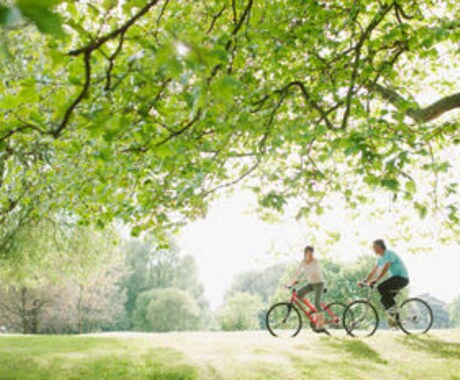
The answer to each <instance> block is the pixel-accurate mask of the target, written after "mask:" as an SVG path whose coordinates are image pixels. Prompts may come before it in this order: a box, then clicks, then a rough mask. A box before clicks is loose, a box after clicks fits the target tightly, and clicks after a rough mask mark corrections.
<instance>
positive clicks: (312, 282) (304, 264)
mask: <svg viewBox="0 0 460 380" xmlns="http://www.w3.org/2000/svg"><path fill="white" fill-rule="evenodd" d="M314 252H315V249H314V248H313V247H312V246H311V245H309V246H307V247H305V249H304V257H303V259H302V261H301V262H300V264H299V267H298V269H297V272H296V274H295V275H294V278H293V280H292V281H291V284H290V286H294V285H295V284H297V283H298V282H299V281H298V280H299V278H300V277H302V276H305V277H306V279H307V281H308V285H305V286H304V287H302V288H300V289H299V291H298V292H297V295H298V296H299V297H300V298H303V297H304V296H305V295H306V294H308V293H310V292H313V291H314V292H315V308H316V310H317V316H318V318H317V321H316V327H317V331H318V332H323V331H324V328H323V326H324V315H323V309H322V307H321V295H322V294H323V290H324V277H323V271H322V268H321V264H320V262H319V261H318V260H317V259H316V258H315V257H314V256H313V254H314Z"/></svg>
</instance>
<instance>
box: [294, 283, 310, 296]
mask: <svg viewBox="0 0 460 380" xmlns="http://www.w3.org/2000/svg"><path fill="white" fill-rule="evenodd" d="M311 291H313V286H312V285H311V284H308V285H305V286H304V287H302V288H300V289H299V290H298V291H297V296H298V297H299V298H303V297H305V295H307V294H308V293H310V292H311Z"/></svg>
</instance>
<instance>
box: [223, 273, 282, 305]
mask: <svg viewBox="0 0 460 380" xmlns="http://www.w3.org/2000/svg"><path fill="white" fill-rule="evenodd" d="M285 270H286V266H285V264H278V265H274V266H271V267H269V268H267V269H265V270H263V271H247V272H243V273H240V274H238V275H237V276H236V277H235V278H234V279H233V281H232V284H231V286H230V289H228V291H227V292H226V294H225V298H227V299H228V298H230V297H232V296H233V295H235V294H237V293H241V292H243V293H251V294H255V295H258V296H259V297H260V298H261V300H262V302H263V303H264V304H265V303H267V301H268V300H269V298H270V297H271V296H272V295H273V293H274V292H275V290H276V288H277V286H278V283H279V282H280V279H281V277H282V275H283V273H284V272H285Z"/></svg>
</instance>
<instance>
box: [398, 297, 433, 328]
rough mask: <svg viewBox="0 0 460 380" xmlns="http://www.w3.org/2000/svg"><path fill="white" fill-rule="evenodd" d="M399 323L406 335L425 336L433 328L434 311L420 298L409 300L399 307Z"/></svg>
mask: <svg viewBox="0 0 460 380" xmlns="http://www.w3.org/2000/svg"><path fill="white" fill-rule="evenodd" d="M397 322H398V325H399V327H400V328H401V330H402V331H404V332H405V333H406V334H425V333H427V332H428V331H429V330H430V329H431V326H433V311H432V310H431V307H430V305H428V304H427V303H426V302H425V301H423V300H421V299H420V298H409V299H407V300H405V301H404V302H403V303H402V304H401V306H400V307H399V318H398V319H397Z"/></svg>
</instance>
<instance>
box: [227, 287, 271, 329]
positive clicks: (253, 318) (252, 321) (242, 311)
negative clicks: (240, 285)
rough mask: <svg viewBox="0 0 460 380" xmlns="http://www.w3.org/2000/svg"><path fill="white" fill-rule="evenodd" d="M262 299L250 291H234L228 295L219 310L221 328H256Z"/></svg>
mask: <svg viewBox="0 0 460 380" xmlns="http://www.w3.org/2000/svg"><path fill="white" fill-rule="evenodd" d="M261 309H262V300H261V298H260V297H259V296H257V295H255V294H250V293H241V292H240V293H236V294H235V295H234V296H232V297H230V298H229V299H228V301H227V303H226V304H225V305H224V306H222V308H221V309H220V312H219V322H220V327H221V329H222V330H225V331H234V330H257V329H259V328H260V326H259V317H258V315H259V313H260V311H261Z"/></svg>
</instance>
